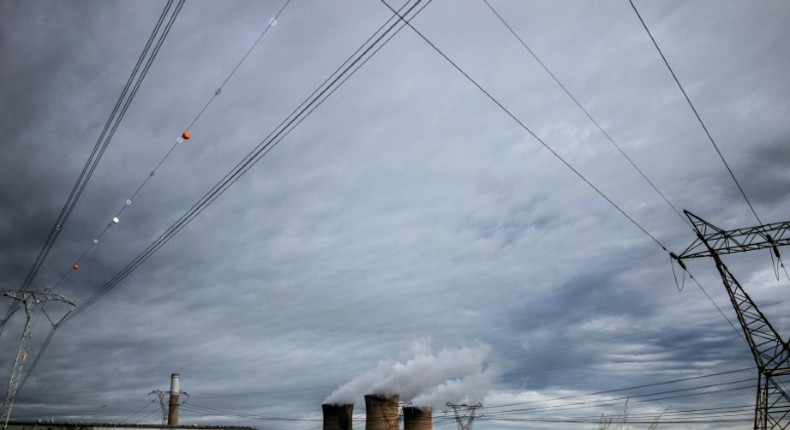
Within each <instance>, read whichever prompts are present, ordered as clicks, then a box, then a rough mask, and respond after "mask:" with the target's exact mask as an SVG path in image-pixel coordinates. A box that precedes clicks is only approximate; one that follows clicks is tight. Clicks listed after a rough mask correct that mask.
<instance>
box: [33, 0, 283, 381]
mask: <svg viewBox="0 0 790 430" xmlns="http://www.w3.org/2000/svg"><path fill="white" fill-rule="evenodd" d="M290 2H291V0H287V1H286V2H285V4H284V5H283V6H282V7H281V8H280V10H279V11H278V12H277V14H275V15H274V17H272V18H271V19H270V20H269V22H268V24H267V25H266V27H265V28H264V30H263V32H262V33H261V34H260V35H259V36H258V38H257V39H256V40H255V42H254V43H253V44H252V46H251V47H250V48H249V49H248V50H247V52H246V53H245V54H244V56H243V57H242V58H241V60H239V61H238V62H237V63H236V65H235V67H234V68H233V70H232V71H231V72H230V73H229V74H228V75H227V76H226V77H225V79H224V80H223V81H222V84H221V85H220V87H219V89H218V90H217V91H215V92H214V95H213V96H211V98H210V99H209V100H208V102H207V103H206V104H205V105H204V106H203V108H202V109H201V110H200V112H199V113H198V114H197V115H196V116H195V117H194V119H193V120H192V122H191V123H190V125H189V127H187V128H186V130H187V131H188V130H190V129H191V128H192V127H193V126H194V125H195V123H196V122H197V120H198V119H199V118H200V116H201V115H202V114H203V112H205V110H206V109H207V108H208V106H209V105H210V104H211V103H212V102H213V101H214V99H215V98H216V97H217V96H218V95H219V93H220V92H221V89H222V88H224V86H225V85H226V84H227V83H228V81H230V78H231V77H232V76H233V75H234V74H235V73H236V71H237V70H238V69H239V68H240V67H241V65H242V64H243V63H244V61H245V60H246V59H247V57H249V55H250V53H252V51H253V49H254V48H255V47H256V46H257V45H258V43H259V42H260V41H261V39H262V38H263V36H265V35H266V33H267V32H268V31H269V29H270V28H271V27H272V26H274V25H276V23H277V20H278V19H279V17H280V15H281V14H282V13H283V11H284V10H285V8H286V7H287V6H288V5H289V4H290ZM182 136H183V135H182ZM183 141H184V139H183V137H180V138H178V139H176V142H175V143H174V144H173V145H172V146H171V147H170V149H169V150H168V151H167V152H166V153H165V154H164V156H163V157H162V158H161V159H160V160H159V162H158V163H157V164H156V166H155V167H154V168H153V169H152V170H151V171H150V172H149V173H148V174H147V175H146V176H145V179H144V180H143V182H142V183H141V184H140V185H139V186H138V187H137V189H136V190H135V191H134V192H133V193H132V195H131V196H130V197H129V198H128V199H127V200H126V203H125V204H124V205H123V206H122V207H121V209H120V210H119V211H118V212H116V215H115V218H114V219H119V218H120V216H121V214H123V212H124V210H126V208H127V207H129V205H131V204H132V202H133V201H135V198H136V197H137V195H138V194H139V193H140V191H142V189H143V188H144V187H145V186H146V185H147V184H148V182H149V181H150V180H151V178H153V177H154V176H155V175H156V172H157V171H158V170H159V168H160V167H162V165H163V164H164V162H165V160H167V158H168V157H169V156H170V154H171V153H172V152H173V150H174V149H175V148H176V146H178V144H179V143H182V142H183ZM112 225H113V223H112V222H109V223H107V225H106V226H105V227H104V228H103V229H102V230H101V232H100V233H99V234H98V235H97V236H96V237H95V238H94V239H93V241H92V243H90V244H89V245H88V247H87V248H86V249H85V250H84V251H83V252H82V254H80V256H79V257H78V258H77V259H76V260H74V261H73V263H74V264H75V265H77V266H78V265H79V263H80V262H81V261H82V259H83V258H84V257H85V256H86V255H87V254H88V253H89V252H90V251H91V250H92V249H93V248H94V247H95V246H96V245H98V243H99V242H100V240H101V239H102V237H103V236H104V234H105V233H106V232H107V231H108V230H109V229H110V227H112ZM72 272H74V269H73V268H71V267H70V268H68V269H66V270H65V271H64V273H63V274H62V275H61V276H60V278H59V279H58V281H57V282H55V284H54V285H53V286H52V287H51V289H55V288H57V287H58V286H59V285H60V283H61V282H63V280H64V279H66V277H68V275H69V274H70V273H72ZM42 311H44V308H42ZM50 322H51V323H52V324H53V325H55V323H54V322H52V321H51V320H50ZM54 334H55V330H54V329H53V330H50V332H49V334H48V335H47V337H46V339H45V340H44V343H43V344H42V345H43V346H42V348H41V350H44V349H46V348H47V347H48V346H49V343H50V342H51V341H52V337H53V336H54ZM40 359H41V355H39V354H37V355H36V356H35V358H34V360H33V362H32V365H31V367H30V368H31V369H33V368H35V367H36V366H37V365H38V362H39V360H40ZM30 375H31V372H27V373H25V375H24V377H23V379H22V381H21V385H20V388H21V387H22V386H24V384H25V382H26V381H27V379H28V378H29V377H30Z"/></svg>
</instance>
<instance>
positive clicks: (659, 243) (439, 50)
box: [381, 0, 670, 253]
mask: <svg viewBox="0 0 790 430" xmlns="http://www.w3.org/2000/svg"><path fill="white" fill-rule="evenodd" d="M381 2H382V3H383V4H384V5H385V6H387V8H388V9H390V10H391V11H393V12H394V13H396V14H397V12H396V11H395V9H393V8H392V6H390V5H389V4H388V3H387V2H386V0H381ZM399 16H400V15H399ZM404 22H406V25H408V26H409V28H411V29H412V31H414V32H415V33H416V34H417V35H418V36H420V38H421V39H422V40H423V41H425V43H427V44H428V45H429V46H430V47H431V48H433V50H434V51H436V53H438V54H439V55H440V56H441V57H442V58H444V59H445V60H446V61H447V62H448V63H450V65H452V66H453V67H454V68H455V70H457V71H458V72H459V73H461V74H462V75H463V76H464V77H465V78H466V79H467V80H468V81H469V82H470V83H471V84H472V85H474V86H475V87H477V89H478V90H480V92H482V93H483V94H484V95H485V96H486V97H487V98H488V99H489V100H491V101H492V102H493V103H494V104H495V105H497V107H499V109H500V110H502V111H503V112H504V113H505V114H507V115H508V116H509V117H510V119H512V120H513V121H515V122H516V124H518V125H519V126H520V127H521V128H522V129H523V130H524V131H526V132H527V133H529V134H530V135H531V136H532V137H533V138H534V139H535V140H536V141H537V142H538V143H540V144H541V145H542V146H543V147H544V148H546V149H547V150H548V151H549V152H551V154H552V155H554V157H555V158H556V159H557V160H559V161H560V162H561V163H562V164H564V165H565V167H567V168H568V169H569V170H570V171H571V172H573V173H574V174H575V175H576V176H577V177H578V178H579V179H581V180H582V181H583V182H584V183H585V184H587V185H588V186H589V187H590V188H591V189H592V190H593V191H595V192H596V193H597V194H598V195H599V196H600V197H601V198H603V199H604V200H606V202H607V203H609V204H610V205H611V206H612V207H613V208H614V209H615V210H617V211H618V212H620V214H621V215H623V216H624V217H625V218H626V219H627V220H628V221H630V222H631V224H633V225H634V226H636V228H637V229H639V230H640V231H641V232H642V233H644V234H645V235H646V236H647V237H648V238H650V240H652V241H653V242H655V244H656V245H658V246H659V247H660V248H661V249H663V250H664V251H666V252H667V253H669V252H670V251H669V249H667V247H666V246H664V244H662V243H661V242H660V241H659V240H658V239H656V237H655V236H653V235H652V234H650V232H648V231H647V230H646V229H645V228H644V227H642V225H641V224H639V223H638V222H637V221H636V220H635V219H634V218H633V217H631V216H630V215H629V214H628V213H627V212H625V210H623V209H622V208H621V207H620V206H618V205H617V203H615V202H614V201H613V200H612V199H610V198H609V196H607V195H606V194H604V192H603V191H601V190H600V189H599V188H598V187H596V186H595V185H594V184H593V183H592V182H590V180H589V179H587V177H585V176H584V175H583V174H582V173H581V172H580V171H579V170H577V169H576V168H575V167H573V165H571V164H570V163H569V162H568V161H567V160H566V159H565V158H564V157H563V156H562V155H560V154H559V153H558V152H557V151H555V150H554V148H552V147H551V146H550V145H549V144H548V143H546V141H545V140H543V139H542V138H541V137H540V136H538V135H537V134H536V133H535V132H534V131H532V129H531V128H529V126H527V125H526V124H525V123H524V122H523V121H521V120H520V119H519V118H518V117H517V116H516V115H515V114H513V112H511V111H510V109H508V108H507V107H506V106H505V105H503V104H502V102H500V101H499V100H498V99H497V98H496V97H494V96H493V95H492V94H491V93H490V92H488V90H486V89H485V88H483V86H482V85H480V84H479V83H478V82H477V80H475V79H474V78H473V77H472V76H471V75H469V74H468V73H466V71H464V69H462V68H461V66H459V65H458V64H457V63H456V62H455V61H453V60H452V59H451V58H450V57H448V56H447V54H445V53H444V52H443V51H442V50H441V49H439V47H438V46H436V45H435V44H434V43H433V42H431V41H430V39H428V38H427V37H426V36H425V35H424V34H423V33H422V32H421V31H419V30H417V28H415V27H414V26H413V25H412V24H411V23H410V22H408V21H404Z"/></svg>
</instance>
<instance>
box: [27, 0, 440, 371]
mask: <svg viewBox="0 0 790 430" xmlns="http://www.w3.org/2000/svg"><path fill="white" fill-rule="evenodd" d="M421 2H422V0H417V1H416V2H415V3H414V4H413V5H411V6H410V7H409V8H408V9H407V10H406V12H405V15H407V16H408V15H409V14H411V13H412V12H414V11H415V10H416V12H414V13H413V15H412V17H411V18H413V17H414V16H416V15H417V14H419V13H420V12H422V10H423V9H424V8H425V7H426V6H427V5H428V4H429V3H430V0H429V1H427V2H425V3H424V4H423V6H422V7H421V8H419V9H417V6H418V5H419V4H420V3H421ZM409 3H410V2H407V3H406V4H404V5H403V6H402V7H401V8H400V9H399V12H400V11H402V10H403V9H405V8H406V6H409ZM398 17H400V15H399V14H398V13H397V12H396V14H393V15H392V16H391V17H390V18H389V19H388V20H387V21H385V23H384V24H382V25H381V27H379V29H378V30H376V31H375V32H374V33H373V34H372V35H371V36H370V37H369V38H368V39H367V40H366V41H365V42H364V43H363V44H362V45H361V46H360V47H359V48H358V49H357V50H356V51H355V52H354V53H353V54H352V55H351V56H350V57H349V58H348V59H347V60H346V61H345V62H344V63H343V64H341V65H340V66H339V67H338V68H337V69H336V70H335V71H334V72H333V73H332V74H331V75H330V76H329V77H328V78H327V79H326V80H324V82H323V83H321V84H320V85H319V86H318V87H317V88H316V89H315V90H314V91H313V92H312V93H311V94H310V95H309V96H308V97H307V99H305V100H304V101H303V102H302V103H301V104H300V105H299V106H298V107H297V108H296V109H294V110H293V111H292V112H291V113H290V114H289V115H288V116H287V117H286V118H285V119H284V120H283V121H282V122H281V123H280V125H279V126H277V127H276V128H275V129H274V130H273V131H272V132H271V133H269V135H268V136H267V137H266V138H265V139H264V140H263V141H261V142H260V143H259V144H258V145H257V146H256V147H255V148H254V149H253V150H252V151H250V152H249V153H248V154H247V155H246V156H245V157H244V158H243V159H242V160H241V161H240V162H239V163H237V165H236V166H235V167H234V168H233V169H231V171H230V172H228V173H227V174H226V175H225V176H224V177H223V178H222V179H221V180H220V181H219V182H218V183H216V184H215V185H214V186H213V187H212V188H211V189H210V190H209V191H207V192H206V193H205V194H204V195H203V197H201V198H200V199H199V200H198V201H197V202H196V203H195V204H194V205H193V206H192V207H191V208H190V209H189V210H187V212H186V213H184V214H183V215H182V216H181V217H180V218H179V219H178V220H176V222H174V223H173V224H171V225H170V227H168V228H167V229H166V230H165V232H164V233H163V234H162V235H160V236H159V238H158V239H156V240H154V241H153V242H152V243H151V244H150V245H148V247H147V248H145V249H144V250H143V251H142V252H141V253H140V254H138V255H137V257H135V258H134V259H133V260H132V261H131V262H130V263H128V264H127V265H126V267H124V268H123V269H121V271H120V272H118V273H117V274H116V275H115V276H113V278H112V279H110V280H109V281H107V282H106V283H105V284H104V285H103V286H102V287H100V288H99V290H97V291H96V292H94V293H93V294H92V295H91V296H90V297H89V298H88V299H87V300H85V301H84V302H82V303H81V304H80V305H78V306H77V307H76V308H75V309H74V310H73V311H71V312H69V313H67V314H66V315H65V316H64V317H63V318H62V319H61V320H60V321H59V322H58V323H56V324H55V325H54V326H53V327H52V330H51V331H50V336H49V337H48V340H47V341H45V345H49V341H50V340H51V337H52V335H54V332H55V331H56V330H57V329H59V328H60V327H62V326H64V325H65V324H67V323H69V322H71V321H72V320H73V319H74V318H76V317H77V316H78V315H79V314H81V313H82V312H84V311H85V310H86V309H87V308H89V307H90V306H92V305H93V304H94V303H96V301H98V300H99V299H100V298H101V297H103V296H104V295H105V294H107V293H108V292H109V291H110V290H112V289H113V288H115V287H116V286H117V285H118V284H120V283H121V282H122V281H123V280H124V279H126V277H128V276H129V275H130V274H131V273H132V272H134V270H136V269H137V268H138V267H139V266H140V265H141V264H142V263H143V262H145V261H146V260H147V259H148V258H150V257H151V256H152V255H153V254H154V253H156V251H158V250H159V249H160V248H161V247H162V246H164V244H165V243H166V242H167V241H169V240H170V239H171V238H172V237H174V236H175V235H177V234H178V233H179V232H180V231H181V230H182V229H183V228H184V227H186V226H187V225H188V224H189V223H190V222H192V220H193V219H194V218H195V217H196V216H197V215H199V214H200V213H201V212H202V211H203V210H205V209H206V208H207V207H208V206H209V205H211V204H212V203H213V202H214V201H215V200H216V199H217V198H218V197H219V196H220V195H221V194H222V193H224V192H225V191H226V190H227V189H228V188H229V187H230V186H231V185H233V184H234V183H235V182H236V181H237V180H238V179H239V178H240V177H241V176H242V175H244V173H246V172H247V171H249V169H250V168H252V166H254V165H255V164H256V163H257V162H258V161H260V160H261V158H263V157H264V156H265V155H266V154H268V153H269V151H271V149H273V148H274V147H275V146H276V145H277V144H278V143H279V142H281V141H282V139H284V138H285V137H286V136H287V135H288V134H290V133H291V131H293V129H294V128H295V127H296V126H298V125H299V124H301V122H302V121H304V119H305V118H307V117H308V116H309V115H310V114H312V113H313V112H314V111H315V109H316V108H318V107H319V106H320V105H321V104H323V103H324V101H326V99H327V98H329V96H331V95H332V94H334V92H335V91H337V89H338V88H339V87H340V86H342V85H343V84H344V83H345V82H346V81H347V80H348V79H349V78H350V77H351V76H353V75H354V74H355V73H356V72H357V71H358V70H359V69H360V68H361V67H362V66H363V65H364V64H366V63H367V61H368V60H370V58H372V56H373V55H375V54H376V53H377V52H378V51H379V50H380V49H381V48H382V47H383V46H384V45H386V44H387V43H388V42H389V41H390V40H391V39H392V38H393V37H394V36H395V35H396V34H398V33H399V32H400V31H401V30H402V29H403V27H404V25H403V24H401V19H402V18H398ZM411 18H409V19H411ZM406 22H407V23H408V21H406ZM44 351H45V348H42V349H39V351H38V353H37V355H36V357H35V359H34V364H37V363H39V362H40V359H41V356H43V353H44ZM34 368H35V366H34V365H31V366H30V368H29V369H28V373H32V371H33V370H34Z"/></svg>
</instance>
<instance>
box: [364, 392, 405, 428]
mask: <svg viewBox="0 0 790 430" xmlns="http://www.w3.org/2000/svg"><path fill="white" fill-rule="evenodd" d="M398 400H400V396H398V395H397V394H366V395H365V410H366V411H365V414H366V418H365V430H398V429H399V426H398Z"/></svg>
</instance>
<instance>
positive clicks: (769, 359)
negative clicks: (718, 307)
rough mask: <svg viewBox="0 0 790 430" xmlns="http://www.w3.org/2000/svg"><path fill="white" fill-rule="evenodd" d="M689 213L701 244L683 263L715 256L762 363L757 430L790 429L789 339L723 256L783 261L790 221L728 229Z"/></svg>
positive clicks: (694, 246) (685, 253)
mask: <svg viewBox="0 0 790 430" xmlns="http://www.w3.org/2000/svg"><path fill="white" fill-rule="evenodd" d="M684 212H685V213H686V216H687V217H688V219H689V220H690V221H691V223H692V224H693V225H694V229H695V230H696V231H697V240H695V241H694V242H693V243H692V244H691V245H689V247H688V248H686V250H685V251H683V253H681V255H680V256H678V261H679V263H680V264H681V266H683V267H684V268H685V265H684V264H683V259H688V258H701V257H712V258H713V261H714V262H715V263H716V269H717V270H718V271H719V275H720V276H721V280H722V282H723V283H724V288H726V289H727V294H728V295H729V297H730V302H732V306H733V307H734V308H735V313H736V314H737V315H738V322H739V323H740V324H741V328H742V329H743V334H744V335H745V339H746V342H747V343H748V344H749V348H750V349H751V350H752V355H753V356H754V361H755V362H756V363H757V371H758V378H757V399H756V403H755V406H754V429H755V430H767V429H788V428H790V392H788V391H787V388H786V387H788V386H789V385H787V383H790V345H789V344H788V341H786V340H782V337H781V336H779V333H777V331H776V330H775V329H774V327H773V326H772V325H771V323H770V322H769V321H768V319H767V318H766V317H765V315H764V314H763V313H762V312H761V311H760V309H759V308H758V307H757V304H756V303H755V302H754V301H753V300H752V298H751V297H749V295H748V294H747V293H746V291H745V290H744V289H743V287H742V286H741V284H740V283H739V282H738V280H737V279H735V276H733V274H732V272H730V270H729V269H728V268H727V266H726V265H725V264H724V262H722V260H721V255H722V254H735V253H739V252H747V251H754V250H758V249H770V250H771V251H772V252H773V253H774V255H776V257H777V258H780V254H779V247H780V246H786V245H790V221H785V222H779V223H773V224H765V225H761V226H757V227H748V228H739V229H735V230H722V229H720V228H718V227H716V226H714V225H713V224H711V223H709V222H707V221H705V220H704V219H702V218H700V217H698V216H696V215H694V214H692V213H691V212H689V211H684Z"/></svg>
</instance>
